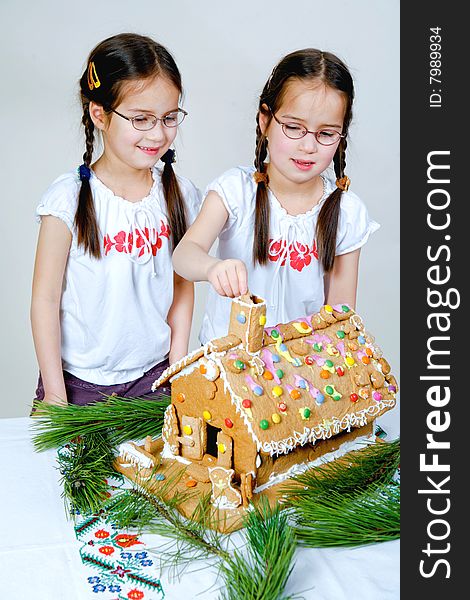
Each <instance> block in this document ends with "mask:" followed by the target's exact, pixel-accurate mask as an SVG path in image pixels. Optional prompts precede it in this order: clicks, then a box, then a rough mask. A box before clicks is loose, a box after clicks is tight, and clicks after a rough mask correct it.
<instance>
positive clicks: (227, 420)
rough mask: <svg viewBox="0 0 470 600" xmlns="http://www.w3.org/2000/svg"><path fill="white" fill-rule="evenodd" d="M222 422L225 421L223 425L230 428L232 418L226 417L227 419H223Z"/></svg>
mask: <svg viewBox="0 0 470 600" xmlns="http://www.w3.org/2000/svg"><path fill="white" fill-rule="evenodd" d="M224 423H225V427H228V428H229V429H232V427H233V421H232V419H228V418H227V419H225V420H224Z"/></svg>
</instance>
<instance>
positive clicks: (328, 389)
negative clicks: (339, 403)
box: [325, 385, 334, 396]
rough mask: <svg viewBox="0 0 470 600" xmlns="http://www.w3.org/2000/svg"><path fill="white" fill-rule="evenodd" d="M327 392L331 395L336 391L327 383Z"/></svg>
mask: <svg viewBox="0 0 470 600" xmlns="http://www.w3.org/2000/svg"><path fill="white" fill-rule="evenodd" d="M325 392H326V393H327V394H328V395H329V396H331V394H332V393H333V392H334V389H333V388H332V387H331V385H327V386H326V388H325Z"/></svg>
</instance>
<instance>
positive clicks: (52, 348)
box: [31, 216, 72, 405]
mask: <svg viewBox="0 0 470 600" xmlns="http://www.w3.org/2000/svg"><path fill="white" fill-rule="evenodd" d="M71 242H72V234H71V233H70V231H69V229H68V228H67V226H66V225H65V223H64V222H63V221H62V220H61V219H59V218H57V217H52V216H46V217H43V218H42V223H41V228H40V230H39V239H38V246H37V250H36V261H35V265H34V275H33V291H32V301H31V324H32V329H33V338H34V345H35V348H36V355H37V359H38V363H39V369H40V371H41V376H42V381H43V385H44V402H46V403H48V404H59V405H61V404H66V403H67V394H66V391H65V384H64V376H63V373H62V359H61V334H60V316H59V315H60V299H61V295H62V284H63V279H64V272H65V266H66V264H67V257H68V253H69V250H70V244H71Z"/></svg>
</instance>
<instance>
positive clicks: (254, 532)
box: [219, 497, 296, 600]
mask: <svg viewBox="0 0 470 600" xmlns="http://www.w3.org/2000/svg"><path fill="white" fill-rule="evenodd" d="M245 527H246V529H245V534H246V538H247V545H246V548H245V550H246V552H247V555H246V556H245V555H244V554H242V553H241V552H240V551H239V550H234V551H233V553H232V554H231V555H230V556H229V557H228V558H227V559H226V560H225V561H224V562H222V563H221V564H220V567H219V568H220V572H221V574H222V577H223V579H224V589H223V590H222V591H221V596H220V599H221V600H240V598H250V600H288V599H289V598H292V596H283V592H284V589H285V586H286V584H287V580H288V578H289V576H290V574H291V572H292V569H293V564H292V559H293V556H294V552H295V547H296V541H295V534H294V531H293V529H292V528H291V527H290V526H289V523H288V514H287V512H286V511H282V512H281V510H280V508H279V507H278V506H277V507H275V508H270V506H269V502H268V500H266V499H265V498H263V497H261V498H260V502H259V504H258V506H256V507H253V510H251V511H250V512H249V513H248V515H247V516H246V518H245Z"/></svg>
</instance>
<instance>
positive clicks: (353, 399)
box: [349, 394, 359, 402]
mask: <svg viewBox="0 0 470 600" xmlns="http://www.w3.org/2000/svg"><path fill="white" fill-rule="evenodd" d="M349 399H350V400H351V402H357V401H358V400H359V396H358V395H357V394H351V395H350V396H349Z"/></svg>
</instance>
